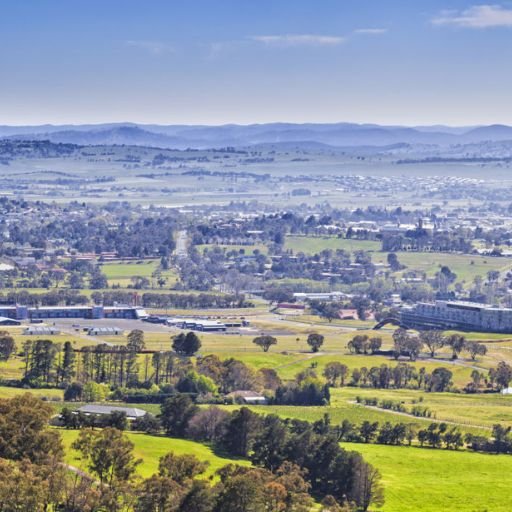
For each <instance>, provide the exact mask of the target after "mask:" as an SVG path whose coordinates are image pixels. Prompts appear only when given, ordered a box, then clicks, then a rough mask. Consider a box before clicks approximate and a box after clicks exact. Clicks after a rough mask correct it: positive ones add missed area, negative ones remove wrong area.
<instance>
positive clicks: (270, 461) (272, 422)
mask: <svg viewBox="0 0 512 512" xmlns="http://www.w3.org/2000/svg"><path fill="white" fill-rule="evenodd" d="M287 435H288V431H287V428H286V427H285V425H284V423H283V421H282V420H281V419H280V418H279V417H278V416H276V415H275V414H270V415H268V416H265V417H264V418H263V421H262V426H261V429H260V432H259V433H258V435H257V436H256V438H255V441H254V444H253V446H252V450H253V452H252V455H251V460H252V461H253V463H255V464H256V465H259V466H263V467H264V468H266V469H268V470H270V471H272V472H275V471H276V470H277V468H279V467H280V466H281V465H282V464H283V462H284V461H285V454H284V450H283V448H284V446H285V444H286V440H287Z"/></svg>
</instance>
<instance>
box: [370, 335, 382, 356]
mask: <svg viewBox="0 0 512 512" xmlns="http://www.w3.org/2000/svg"><path fill="white" fill-rule="evenodd" d="M381 347H382V338H379V337H378V336H374V337H373V338H370V350H371V351H372V354H375V353H376V352H378V351H379V350H380V348H381Z"/></svg>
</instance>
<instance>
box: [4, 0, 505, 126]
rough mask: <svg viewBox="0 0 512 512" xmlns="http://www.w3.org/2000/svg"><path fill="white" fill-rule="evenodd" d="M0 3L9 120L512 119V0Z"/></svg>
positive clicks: (445, 121)
mask: <svg viewBox="0 0 512 512" xmlns="http://www.w3.org/2000/svg"><path fill="white" fill-rule="evenodd" d="M490 1H491V2H492V3H484V2H485V0H483V1H482V2H478V0H477V1H476V2H470V1H469V2H468V1H462V0H73V1H69V0H68V1H66V0H22V1H21V0H0V124H16V125H23V124H45V123H52V124H65V123H74V124H80V123H100V122H125V121H132V122H139V123H158V124H226V123H238V124H251V123H264V122H274V121H287V122H299V123H301V122H341V121H347V122H361V123H364V122H371V123H380V124H389V125H397V124H405V125H431V124H448V125H476V124H491V123H503V124H512V101H511V99H512V65H511V63H512V0H511V1H505V2H498V3H494V2H493V0H490Z"/></svg>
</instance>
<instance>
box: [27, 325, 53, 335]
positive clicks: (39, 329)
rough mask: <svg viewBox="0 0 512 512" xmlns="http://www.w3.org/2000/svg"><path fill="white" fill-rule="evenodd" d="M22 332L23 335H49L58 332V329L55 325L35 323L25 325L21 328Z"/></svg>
mask: <svg viewBox="0 0 512 512" xmlns="http://www.w3.org/2000/svg"><path fill="white" fill-rule="evenodd" d="M23 334H24V335H25V336H51V335H55V334H60V330H59V329H56V328H55V327H49V326H43V325H36V326H30V327H26V328H25V329H24V330H23Z"/></svg>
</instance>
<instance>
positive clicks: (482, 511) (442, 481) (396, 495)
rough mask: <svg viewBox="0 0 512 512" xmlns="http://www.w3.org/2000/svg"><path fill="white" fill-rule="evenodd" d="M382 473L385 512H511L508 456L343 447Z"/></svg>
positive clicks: (406, 448) (511, 467) (417, 449)
mask: <svg viewBox="0 0 512 512" xmlns="http://www.w3.org/2000/svg"><path fill="white" fill-rule="evenodd" d="M343 447H344V448H346V449H347V450H354V451H358V452H360V453H361V454H362V455H363V456H364V457H365V459H367V460H368V462H370V464H373V465H375V467H376V468H378V469H379V471H380V472H381V474H382V481H383V484H384V486H385V489H386V491H385V493H386V503H385V504H384V507H383V508H382V511H383V512H440V511H446V512H509V511H510V488H509V485H508V482H507V479H506V478H503V475H507V474H509V472H510V471H512V457H510V455H490V454H481V453H472V452H465V451H458V452H457V451H450V450H431V449H427V448H415V447H405V446H379V445H370V444H358V445H354V444H350V443H344V444H343Z"/></svg>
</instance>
